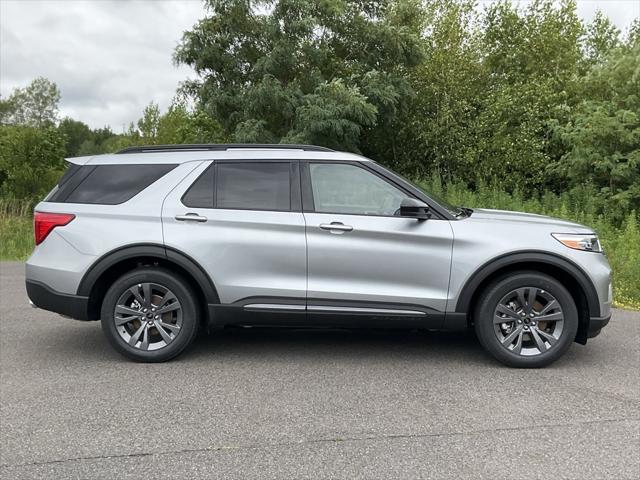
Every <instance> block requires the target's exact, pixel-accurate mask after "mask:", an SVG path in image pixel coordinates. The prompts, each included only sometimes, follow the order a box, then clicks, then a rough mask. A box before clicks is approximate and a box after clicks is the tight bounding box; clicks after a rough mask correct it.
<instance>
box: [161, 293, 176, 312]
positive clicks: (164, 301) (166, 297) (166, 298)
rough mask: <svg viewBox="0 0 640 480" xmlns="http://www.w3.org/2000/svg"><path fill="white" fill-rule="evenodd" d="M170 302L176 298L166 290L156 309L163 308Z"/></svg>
mask: <svg viewBox="0 0 640 480" xmlns="http://www.w3.org/2000/svg"><path fill="white" fill-rule="evenodd" d="M171 300H176V296H175V295H174V294H173V293H171V292H170V291H169V290H167V293H165V294H164V297H162V299H161V300H160V302H158V305H156V308H160V307H164V306H165V305H166V304H167V302H169V301H171Z"/></svg>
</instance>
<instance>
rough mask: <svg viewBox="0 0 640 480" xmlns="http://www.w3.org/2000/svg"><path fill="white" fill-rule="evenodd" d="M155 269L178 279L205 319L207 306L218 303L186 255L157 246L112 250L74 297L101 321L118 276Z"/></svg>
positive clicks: (209, 282) (212, 289) (206, 279)
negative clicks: (184, 283) (107, 295)
mask: <svg viewBox="0 0 640 480" xmlns="http://www.w3.org/2000/svg"><path fill="white" fill-rule="evenodd" d="M146 265H157V266H159V267H163V268H166V269H168V270H172V271H174V272H176V273H178V274H179V275H181V276H182V277H183V278H184V279H185V280H186V281H187V282H189V284H190V286H191V287H192V288H193V290H194V293H195V294H196V296H197V297H198V300H199V302H200V303H201V308H202V313H203V314H204V316H205V317H206V316H207V312H208V308H207V305H209V304H217V303H220V297H219V296H218V292H217V290H216V288H215V285H214V283H213V281H212V280H211V277H209V275H208V274H207V273H206V272H205V270H204V269H203V268H202V267H201V266H200V265H199V264H198V263H197V262H196V261H195V260H194V259H192V258H191V257H189V256H188V255H186V254H184V253H182V252H180V251H178V250H175V249H173V248H170V247H165V246H164V245H159V244H136V245H129V246H126V247H122V248H118V249H116V250H112V251H110V252H108V253H106V254H105V255H103V256H102V257H100V258H99V259H98V260H97V261H96V262H95V263H94V264H93V265H92V266H91V267H90V268H89V270H87V272H86V273H85V274H84V276H83V277H82V280H81V281H80V284H79V286H78V291H77V294H78V295H81V296H85V297H88V299H89V302H88V315H89V318H90V319H92V320H97V319H99V318H100V309H101V306H102V301H103V299H104V296H105V293H106V291H107V290H108V288H109V286H110V285H111V284H112V283H113V282H114V281H115V280H116V279H117V278H118V277H120V276H121V275H123V274H124V273H126V272H128V271H131V270H133V269H135V268H138V267H140V266H146Z"/></svg>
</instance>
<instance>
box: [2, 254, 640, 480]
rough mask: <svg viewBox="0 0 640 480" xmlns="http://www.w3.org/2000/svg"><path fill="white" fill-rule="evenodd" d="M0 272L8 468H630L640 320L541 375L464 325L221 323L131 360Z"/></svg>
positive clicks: (565, 474)
mask: <svg viewBox="0 0 640 480" xmlns="http://www.w3.org/2000/svg"><path fill="white" fill-rule="evenodd" d="M23 269H24V268H23V265H21V264H18V263H2V264H0V277H1V283H0V316H1V318H0V374H1V383H0V385H1V392H0V421H1V425H0V477H1V478H6V479H14V478H15V479H17V478H146V479H148V478H403V479H404V478H418V477H423V478H491V479H496V478H510V479H521V478H522V479H524V478H526V479H535V478H545V479H549V478H576V479H585V478H590V479H594V478H615V479H626V478H628V479H632V478H633V479H637V478H639V477H640V313H637V312H627V311H622V310H617V311H616V312H615V314H614V317H613V319H612V321H611V323H610V325H609V326H608V327H607V329H606V330H605V331H604V333H603V334H602V335H601V336H600V337H598V338H597V339H594V340H593V341H591V342H590V343H589V344H588V345H587V346H586V347H584V346H581V345H577V344H575V345H574V346H573V347H572V348H571V350H570V351H569V353H568V354H567V355H566V356H565V357H564V358H563V359H561V360H560V361H559V362H557V363H556V364H554V365H553V366H551V367H549V368H546V369H544V370H512V369H508V368H505V367H502V366H500V365H499V364H497V363H496V362H495V361H494V360H492V359H491V358H489V357H488V356H487V355H486V354H485V353H484V352H483V351H482V350H481V348H480V346H479V345H478V343H477V341H476V340H475V338H474V337H473V336H472V335H468V334H466V335H465V334H445V333H417V334H416V333H411V332H400V333H388V332H387V333H381V332H362V331H360V332H348V331H325V332H309V331H264V330H242V331H229V332H223V333H220V334H217V335H215V336H210V337H206V336H204V337H202V338H200V339H199V340H198V341H197V343H196V344H195V345H194V347H193V348H192V349H191V350H190V351H189V352H187V353H186V354H185V355H183V356H181V357H180V358H179V359H178V360H176V361H173V362H170V363H167V364H159V365H144V364H135V363H131V362H128V361H126V360H124V359H123V358H121V357H120V356H119V355H118V354H116V353H115V352H114V351H113V350H111V348H110V347H109V345H108V344H107V342H106V340H105V339H104V338H103V336H102V332H101V330H100V325H99V324H98V323H97V322H77V321H73V320H67V319H64V318H61V317H59V316H57V315H55V314H51V313H47V312H44V311H40V310H33V309H31V308H29V306H28V304H27V300H26V295H25V292H24V287H23V280H24V278H23Z"/></svg>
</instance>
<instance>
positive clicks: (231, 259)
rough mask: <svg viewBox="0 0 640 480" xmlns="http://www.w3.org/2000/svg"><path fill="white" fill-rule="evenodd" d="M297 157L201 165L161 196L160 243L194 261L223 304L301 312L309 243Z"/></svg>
mask: <svg viewBox="0 0 640 480" xmlns="http://www.w3.org/2000/svg"><path fill="white" fill-rule="evenodd" d="M298 168H299V163H298V162H297V161H288V160H287V161H285V160H256V161H252V160H233V161H226V160H225V161H216V162H203V164H202V165H200V166H199V167H198V168H196V169H195V170H194V171H193V172H192V173H191V174H190V175H189V176H187V177H186V178H185V179H184V180H183V181H182V182H181V183H180V184H179V185H178V187H176V188H175V189H174V190H173V192H171V194H170V195H169V196H168V197H167V198H166V199H165V201H164V206H163V209H162V221H163V231H164V241H165V245H166V246H167V247H169V248H174V249H176V250H179V251H181V252H183V253H185V254H187V255H189V256H190V257H191V258H193V259H194V260H195V261H196V262H197V263H199V264H200V265H201V266H202V267H203V268H204V269H205V270H206V271H207V273H208V274H209V276H210V277H211V279H212V281H213V283H214V285H215V287H216V289H217V291H218V295H219V297H220V301H221V303H222V304H235V305H237V306H246V305H266V306H267V307H266V309H268V308H269V307H268V305H269V304H286V305H290V304H294V305H300V309H301V310H302V311H304V301H305V293H306V273H307V272H306V243H305V230H304V218H303V215H302V212H301V201H300V175H299V171H298Z"/></svg>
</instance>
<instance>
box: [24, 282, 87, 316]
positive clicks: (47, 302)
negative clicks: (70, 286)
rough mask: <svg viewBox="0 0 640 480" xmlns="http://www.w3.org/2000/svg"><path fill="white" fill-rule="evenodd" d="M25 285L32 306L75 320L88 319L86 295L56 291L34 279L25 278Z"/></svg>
mask: <svg viewBox="0 0 640 480" xmlns="http://www.w3.org/2000/svg"><path fill="white" fill-rule="evenodd" d="M26 287H27V296H28V297H29V300H31V303H32V304H33V305H34V306H36V307H38V308H42V309H43V310H48V311H50V312H55V313H59V314H60V315H64V316H66V317H71V318H75V319H77V320H89V298H88V297H82V296H79V295H69V294H66V293H60V292H56V291H55V290H53V289H52V288H50V287H48V286H47V285H45V284H44V283H42V282H38V281H36V280H27V281H26Z"/></svg>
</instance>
